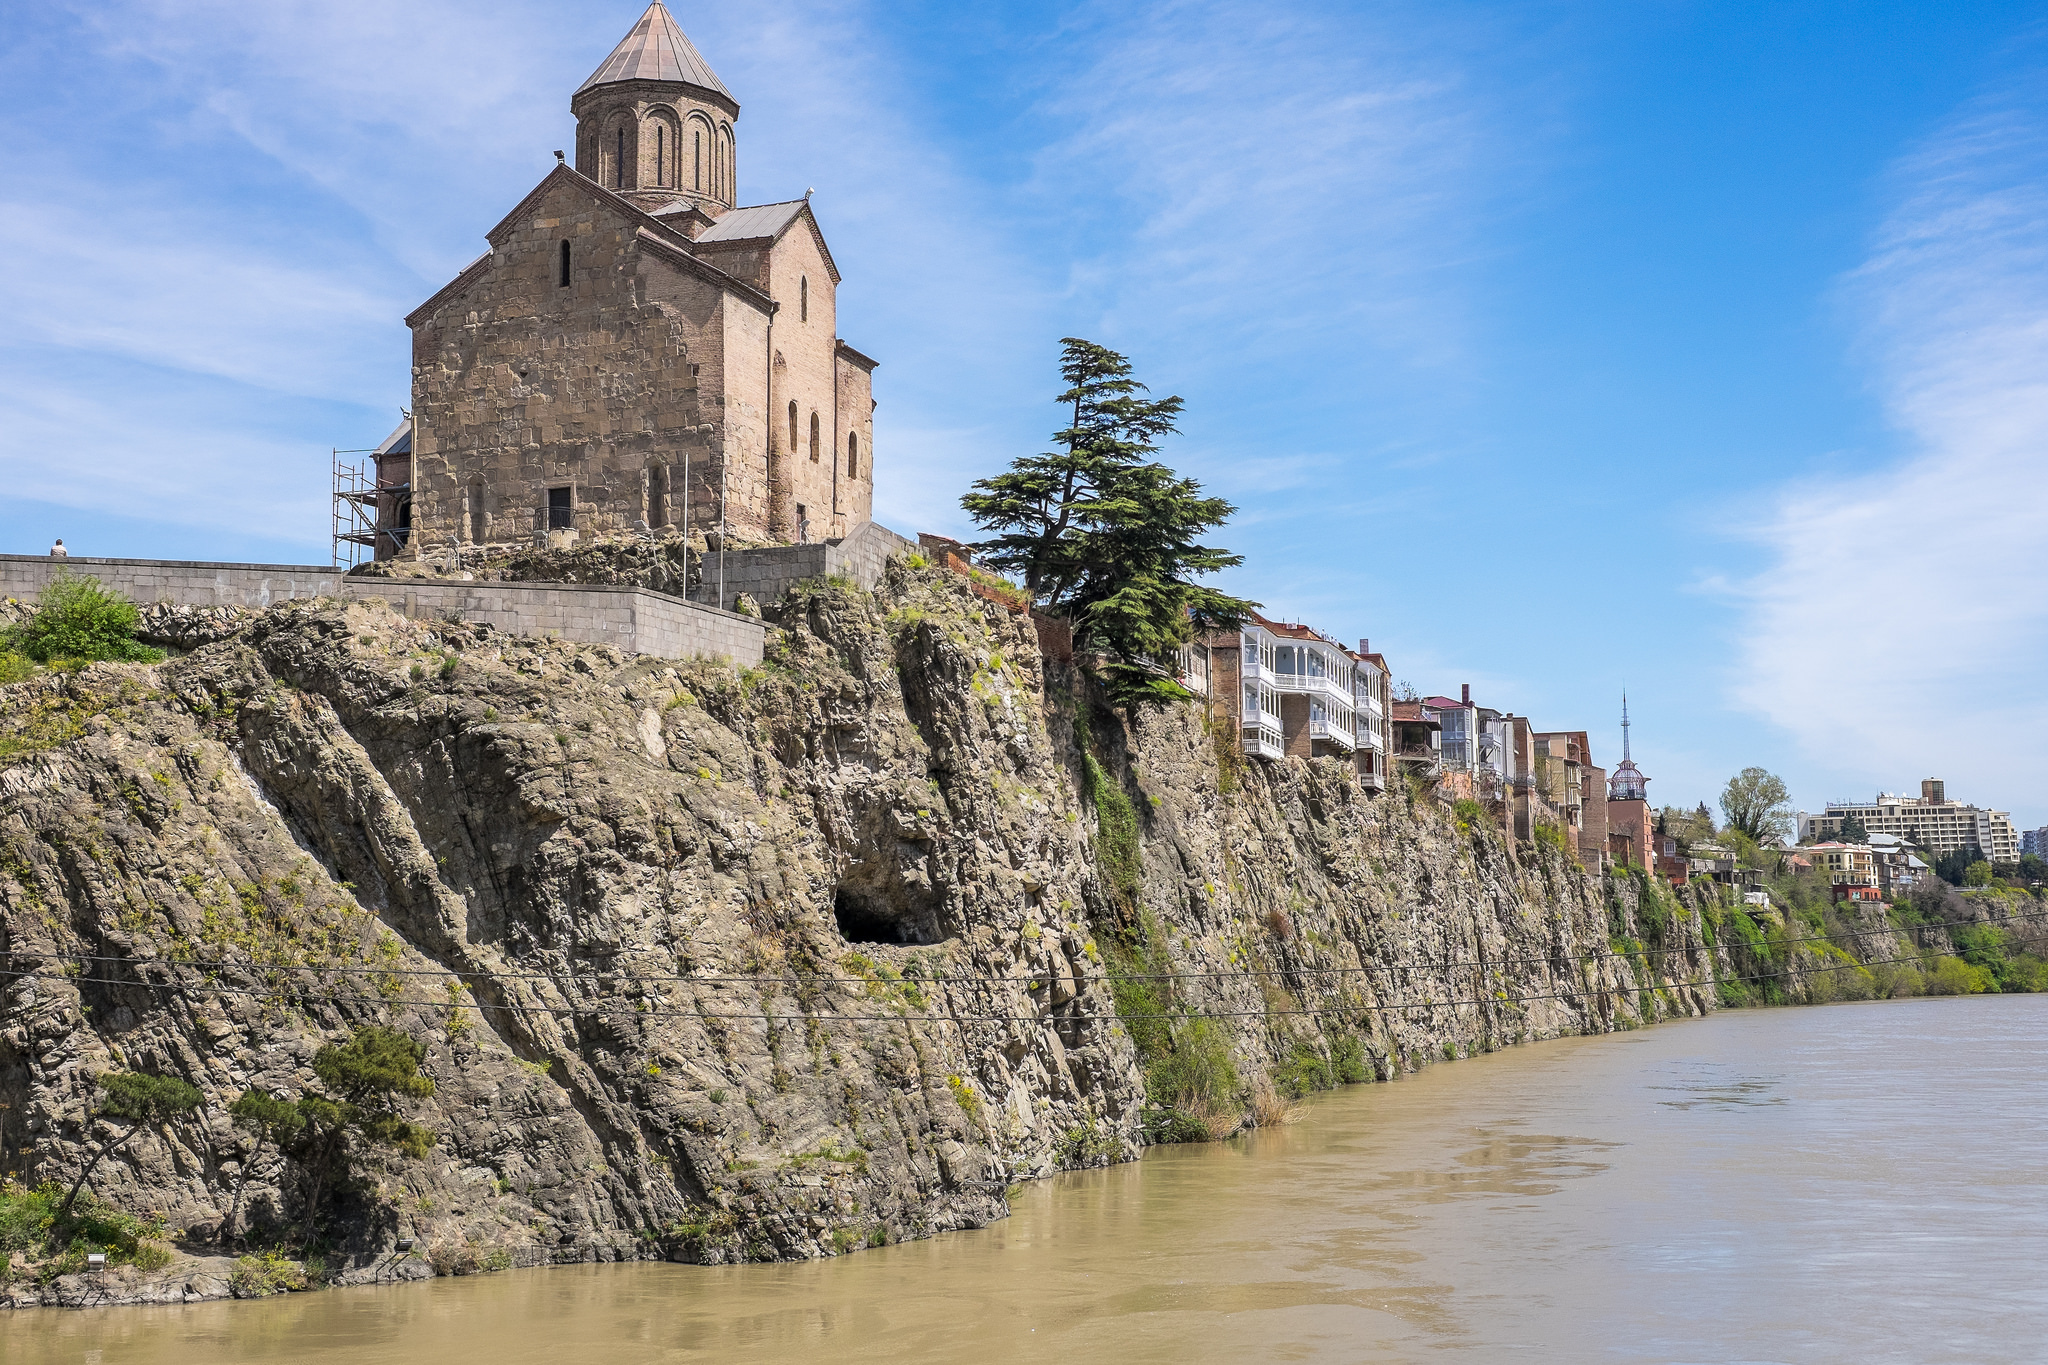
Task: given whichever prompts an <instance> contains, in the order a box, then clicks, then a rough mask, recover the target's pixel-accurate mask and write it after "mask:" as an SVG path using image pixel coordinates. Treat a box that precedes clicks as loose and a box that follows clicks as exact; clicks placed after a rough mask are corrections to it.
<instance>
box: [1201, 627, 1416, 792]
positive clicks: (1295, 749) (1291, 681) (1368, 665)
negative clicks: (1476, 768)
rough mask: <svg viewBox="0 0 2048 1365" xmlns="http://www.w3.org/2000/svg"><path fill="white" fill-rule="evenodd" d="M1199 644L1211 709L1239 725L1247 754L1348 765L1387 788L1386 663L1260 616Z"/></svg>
mask: <svg viewBox="0 0 2048 1365" xmlns="http://www.w3.org/2000/svg"><path fill="white" fill-rule="evenodd" d="M1199 643H1200V645H1201V646H1202V647H1203V649H1204V657H1205V659H1206V665H1207V666H1206V669H1205V670H1204V682H1205V683H1206V691H1207V694H1208V696H1209V700H1210V705H1211V707H1212V708H1213V709H1214V711H1215V712H1216V713H1217V714H1219V715H1221V716H1227V717H1228V718H1229V719H1230V720H1232V721H1234V722H1235V723H1236V725H1237V726H1238V733H1239V736H1240V740H1241V743H1242V745H1243V748H1244V752H1245V753H1247V754H1250V755H1251V756H1253V757H1255V758H1264V759H1278V758H1286V757H1290V756H1291V757H1295V758H1341V759H1348V760H1350V761H1351V763H1352V764H1353V766H1354V767H1355V768H1356V770H1357V772H1358V775H1359V778H1360V780H1361V781H1364V782H1365V783H1366V785H1368V786H1369V787H1372V788H1374V789H1378V788H1380V787H1383V786H1384V785H1385V780H1386V771H1387V758H1386V755H1387V749H1388V744H1389V738H1390V731H1389V720H1390V716H1389V703H1388V700H1387V668H1386V660H1385V659H1384V658H1382V657H1380V656H1379V655H1376V654H1374V655H1370V656H1367V655H1365V654H1354V653H1352V652H1351V651H1350V650H1349V649H1346V648H1345V647H1344V646H1343V645H1340V644H1338V643H1337V642H1336V641H1334V640H1331V639H1330V638H1328V637H1327V636H1325V635H1322V634H1321V633H1319V632H1317V631H1315V630H1312V629H1310V628H1309V627H1307V626H1303V625H1293V624H1288V623H1286V622H1280V621H1269V620H1267V619H1266V618H1265V617H1262V616H1257V615H1254V616H1253V617H1252V618H1251V619H1250V620H1248V621H1246V622H1245V623H1244V625H1242V626H1240V627H1239V628H1237V629H1236V630H1229V631H1215V632H1212V633H1211V634H1209V635H1208V636H1206V637H1205V638H1204V639H1203V640H1201V641H1200V642H1199ZM1359 643H1360V644H1364V643H1366V642H1365V641H1360V642H1359Z"/></svg>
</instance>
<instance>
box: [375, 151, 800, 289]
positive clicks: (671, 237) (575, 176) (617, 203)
mask: <svg viewBox="0 0 2048 1365" xmlns="http://www.w3.org/2000/svg"><path fill="white" fill-rule="evenodd" d="M558 182H560V183H564V184H569V185H573V186H575V187H576V188H577V189H578V190H580V191H582V192H583V193H584V194H587V195H589V196H590V197H591V198H592V199H595V200H596V201H597V202H599V203H600V204H603V205H605V206H606V207H607V208H611V209H614V210H616V211H618V212H619V213H620V214H622V215H624V216H625V217H626V218H627V219H628V220H629V221H631V222H633V223H635V224H637V225H638V228H639V231H638V232H637V233H636V234H635V235H636V239H637V240H638V241H639V242H641V243H642V244H644V245H647V246H651V247H655V248H657V249H658V254H660V255H662V256H664V257H665V258H666V259H668V260H670V261H672V262H674V263H675V264H678V265H681V266H683V267H684V268H685V269H688V270H690V271H692V272H693V273H695V274H697V275H699V276H702V277H703V278H704V279H706V280H709V281H711V282H712V283H714V284H716V285H718V287H719V288H721V289H724V290H725V291H726V292H727V293H729V294H733V295H735V296H737V297H739V298H741V299H743V300H744V301H746V302H747V303H750V304H752V305H753V306H755V307H756V308H761V309H764V310H766V311H768V312H773V311H774V310H775V306H776V305H775V301H774V300H773V299H771V298H769V297H768V295H766V294H765V293H763V292H761V290H759V289H757V288H755V287H754V286H753V285H751V284H749V283H747V282H746V281H745V280H742V279H738V278H736V277H734V276H732V275H728V274H727V273H726V272H724V271H723V270H720V269H719V268H718V267H717V266H715V265H713V264H712V263H711V262H709V261H706V260H701V259H699V258H698V257H697V255H696V254H695V253H694V252H693V251H692V250H691V243H690V239H689V238H688V237H686V236H684V235H683V234H682V233H681V232H679V231H677V230H676V229H675V228H674V227H673V226H671V225H670V224H668V223H664V222H662V221H661V220H660V219H659V218H656V217H654V216H653V215H651V214H649V213H648V212H647V211H646V210H645V209H643V208H641V207H640V206H639V205H637V204H635V203H634V202H633V201H632V200H630V199H626V198H623V197H621V196H620V195H617V194H614V193H612V192H611V191H610V190H608V189H606V188H605V187H604V186H602V185H600V184H598V183H597V182H596V181H595V180H592V179H591V178H590V177H589V176H587V175H585V174H583V173H582V172H581V171H578V170H576V169H574V168H572V167H570V166H568V165H567V164H564V163H559V162H558V163H557V164H556V166H555V168H554V169H553V170H551V171H549V172H548V173H547V174H546V175H544V176H542V177H541V181H540V183H539V184H538V185H535V186H534V187H533V189H532V190H530V191H529V192H528V193H527V196H526V197H525V198H524V199H522V200H520V201H519V203H518V204H517V205H516V206H515V207H514V208H513V210H512V211H511V212H510V213H508V214H506V215H505V216H504V217H503V218H501V219H499V220H498V225H497V226H496V227H494V228H492V229H491V230H490V231H489V232H487V233H485V234H484V236H485V237H486V238H488V239H489V240H490V242H491V246H492V250H490V251H486V252H485V253H484V254H483V255H481V256H479V257H477V258H476V259H475V260H474V261H471V262H470V263H469V264H468V265H467V266H465V267H464V268H463V270H462V273H461V274H459V275H457V276H456V277H455V278H454V279H452V280H450V281H448V283H447V284H445V285H442V286H441V288H440V289H438V290H436V291H435V293H434V296H433V297H432V298H430V299H428V300H427V301H426V302H425V303H423V304H421V305H420V306H419V307H417V308H415V309H413V310H412V311H411V312H410V313H407V314H406V315H405V325H406V326H408V327H417V326H419V324H420V322H421V321H422V320H424V319H425V318H426V317H427V316H428V315H429V314H431V313H432V312H433V311H434V309H436V308H438V307H439V306H440V305H441V302H442V301H443V300H444V299H446V298H448V297H449V296H451V295H453V294H455V293H457V292H459V291H460V290H461V289H462V288H463V287H464V286H466V285H467V284H468V283H469V282H470V280H472V279H473V278H475V277H476V276H477V275H478V274H479V273H481V272H482V270H483V269H484V268H485V267H486V266H488V265H489V264H490V261H491V257H492V256H493V255H495V254H496V248H497V244H498V238H499V237H500V236H502V235H503V234H504V233H506V232H507V231H508V230H510V229H511V228H512V227H513V226H514V225H515V224H516V223H517V222H518V221H519V220H520V219H521V218H523V217H525V216H527V215H528V214H530V213H531V212H532V210H533V206H534V205H536V204H538V203H539V202H540V201H541V199H542V198H543V197H544V196H546V194H547V193H548V191H549V190H550V189H552V188H553V187H554V186H555V185H556V184H557V183H558ZM835 278H836V276H835Z"/></svg>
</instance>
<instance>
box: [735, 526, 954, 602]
mask: <svg viewBox="0 0 2048 1365" xmlns="http://www.w3.org/2000/svg"><path fill="white" fill-rule="evenodd" d="M916 548H917V547H916V545H915V544H914V543H913V542H912V541H910V540H908V539H906V538H905V537H903V536H899V535H897V534H896V533H895V532H894V531H891V530H890V529H889V528H888V527H886V526H880V525H877V524H876V523H874V522H872V521H871V522H869V523H867V524H866V525H865V526H862V527H860V528H859V529H858V530H856V531H855V532H854V533H853V534H852V535H850V536H848V537H846V538H845V539H844V540H840V541H827V542H826V543H824V544H822V545H775V546H768V547H765V548H762V549H758V550H728V551H726V553H725V555H724V575H725V576H724V580H723V581H724V590H723V596H720V588H719V583H720V578H719V572H720V565H719V559H720V556H719V555H718V553H717V552H716V551H713V552H712V553H710V554H707V555H705V556H704V559H703V562H702V564H701V565H700V573H701V575H702V577H701V579H700V587H699V589H698V596H699V598H700V600H704V601H710V600H712V599H714V598H716V599H717V600H718V602H719V604H720V605H722V606H725V607H728V608H729V607H731V606H732V604H733V603H735V602H737V601H738V600H739V599H740V595H741V594H742V593H744V594H746V595H747V596H749V597H751V598H753V599H754V600H755V601H756V602H758V603H761V604H763V605H766V604H768V603H770V602H773V601H775V600H777V599H778V598H780V597H781V596H782V595H783V594H784V593H785V592H787V591H789V589H790V588H791V586H793V585H794V584H796V583H799V582H802V581H803V580H804V579H807V578H829V577H832V576H833V575H835V574H839V575H844V576H845V577H847V578H851V579H852V580H853V581H854V582H856V583H858V584H860V585H861V586H862V587H863V588H866V589H868V590H869V591H873V589H874V587H875V585H876V584H877V583H880V582H881V581H882V571H883V570H884V569H885V568H887V567H888V563H889V558H890V556H892V555H898V554H903V553H905V552H906V551H909V550H914V549H916Z"/></svg>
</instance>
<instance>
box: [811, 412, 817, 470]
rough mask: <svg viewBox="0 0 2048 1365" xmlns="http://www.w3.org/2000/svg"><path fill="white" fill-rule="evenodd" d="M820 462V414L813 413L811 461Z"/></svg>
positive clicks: (813, 462)
mask: <svg viewBox="0 0 2048 1365" xmlns="http://www.w3.org/2000/svg"><path fill="white" fill-rule="evenodd" d="M817 462H818V414H817V413H815V412H814V413H812V414H811V463H812V464H816V463H817Z"/></svg>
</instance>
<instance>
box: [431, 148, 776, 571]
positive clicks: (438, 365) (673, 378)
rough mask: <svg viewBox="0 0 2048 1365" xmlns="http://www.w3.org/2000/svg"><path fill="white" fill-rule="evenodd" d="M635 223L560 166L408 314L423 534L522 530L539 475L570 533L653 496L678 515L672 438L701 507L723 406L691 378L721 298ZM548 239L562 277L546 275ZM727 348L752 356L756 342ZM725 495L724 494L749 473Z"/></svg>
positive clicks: (534, 508) (720, 365)
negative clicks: (563, 507) (661, 477)
mask: <svg viewBox="0 0 2048 1365" xmlns="http://www.w3.org/2000/svg"><path fill="white" fill-rule="evenodd" d="M639 230H640V228H639V224H638V223H637V222H636V221H635V220H633V219H632V218H629V217H628V215H627V213H626V212H625V211H623V210H621V209H619V208H618V207H616V206H613V205H609V204H606V203H604V202H602V201H600V200H599V199H597V198H596V197H594V196H593V195H592V194H591V193H590V192H589V190H588V189H586V188H584V187H582V186H579V185H577V184H575V183H573V182H572V181H571V180H570V179H568V178H567V173H564V174H563V175H562V176H561V177H558V178H556V179H555V181H554V183H553V184H552V185H551V186H549V187H548V188H547V189H546V191H545V192H544V193H543V194H542V195H541V196H540V197H539V198H538V199H537V200H536V201H535V202H533V203H532V204H531V205H530V207H528V208H527V209H525V210H524V211H523V212H522V213H521V214H520V216H519V217H518V218H516V219H515V220H513V221H511V222H510V223H508V226H507V229H506V231H504V232H503V233H501V234H499V236H498V238H497V239H496V240H494V242H493V244H492V245H493V250H492V254H491V258H490V260H489V262H488V263H487V264H486V265H485V266H484V267H483V269H482V271H481V273H480V274H479V275H478V276H477V277H476V278H475V279H474V280H472V281H471V282H469V283H468V284H466V285H465V286H463V288H461V289H460V290H458V291H456V292H454V293H453V294H451V295H450V296H448V297H447V298H445V299H442V300H439V301H438V302H436V303H435V304H434V305H433V306H432V308H431V310H430V311H427V310H423V312H422V313H416V314H415V315H414V316H413V318H412V319H411V321H412V322H413V324H414V333H413V408H414V412H415V414H416V427H415V434H414V442H415V448H416V451H417V456H416V465H415V468H416V480H417V487H416V488H415V490H414V495H413V526H414V536H415V539H416V543H417V544H418V546H419V548H420V549H421V550H422V551H423V552H425V553H428V554H432V553H434V552H435V551H437V550H440V549H444V548H445V547H446V546H448V545H449V544H451V543H456V542H463V543H482V544H514V543H528V542H530V541H531V540H532V538H533V537H534V535H535V534H536V532H538V531H540V530H542V529H544V528H545V527H546V524H547V523H546V513H547V490H548V489H549V488H551V487H561V486H564V485H567V486H570V487H572V488H573V489H574V490H575V491H574V494H573V498H574V506H575V525H576V529H577V530H579V531H580V532H581V533H583V534H585V535H588V534H591V533H593V532H601V531H606V530H626V529H630V528H631V526H632V524H633V523H634V522H635V521H637V520H642V519H646V520H648V521H649V522H650V523H651V524H659V523H660V522H661V521H662V520H663V519H664V514H666V519H667V520H669V521H674V522H680V521H681V520H682V516H681V512H682V509H681V506H680V498H681V495H682V491H683V490H682V489H681V487H680V485H681V482H682V481H681V477H680V467H681V465H682V462H683V455H684V450H685V448H686V447H688V448H689V450H690V453H691V456H692V460H691V463H692V466H693V468H692V471H691V472H692V475H693V477H692V480H691V482H692V484H693V485H694V489H693V491H694V493H695V495H696V497H697V500H698V502H697V506H696V507H695V508H694V509H693V514H692V520H693V521H698V522H700V523H701V522H702V520H703V519H704V518H705V517H706V516H707V515H715V513H716V506H717V492H718V487H719V481H718V470H717V467H716V459H717V457H718V456H719V455H720V454H721V453H723V452H724V451H725V449H726V444H727V440H726V437H727V433H725V432H724V431H723V429H722V428H723V424H724V423H725V422H726V420H727V416H728V415H727V413H726V412H725V410H724V405H723V404H722V403H717V402H700V393H701V394H703V395H705V396H707V397H715V396H716V395H717V394H718V393H719V392H720V389H719V384H720V382H721V380H722V379H723V378H724V370H725V362H726V360H727V358H726V357H725V356H724V355H723V354H722V347H723V339H724V336H725V331H726V319H725V317H724V311H725V308H726V306H727V300H726V299H725V298H724V297H723V293H722V291H721V290H720V289H719V288H718V286H717V285H715V284H713V283H711V282H709V281H706V280H703V279H701V278H698V277H696V276H694V275H690V274H688V273H687V272H684V271H681V270H677V269H675V268H673V267H668V266H662V265H657V264H653V263H652V262H650V260H649V258H648V256H647V254H646V253H645V251H644V250H643V248H642V244H641V242H640V238H639ZM564 241H567V242H568V243H569V244H570V262H571V265H570V281H571V282H570V285H569V287H568V288H563V287H561V285H560V284H559V283H558V278H559V270H560V248H561V243H562V242H564ZM735 359H737V360H738V363H740V364H742V365H745V364H747V362H748V360H751V369H752V370H754V371H758V370H759V369H760V368H761V366H762V364H763V363H764V361H763V357H762V355H761V354H760V353H759V352H756V353H755V354H754V355H753V356H751V357H746V358H735ZM757 383H758V381H757ZM756 421H757V423H758V418H757V419H756ZM671 467H673V468H674V469H675V470H676V471H677V472H676V474H675V476H673V482H674V484H675V485H676V487H675V490H674V494H673V495H672V497H671V498H670V499H669V504H668V505H667V506H662V505H659V504H657V505H655V506H652V507H650V506H649V505H648V504H649V501H650V500H651V499H650V494H651V493H652V492H653V491H654V490H652V489H650V488H649V487H648V485H649V479H648V475H649V473H650V471H651V470H657V469H658V470H663V471H665V470H668V469H669V468H671ZM731 482H733V480H732V479H730V478H729V479H728V483H731ZM643 490H647V491H645V492H643ZM728 495H729V496H730V497H732V498H733V501H734V505H735V507H736V508H737V507H740V506H744V505H745V499H746V497H747V495H748V490H747V489H746V488H744V487H740V488H729V490H728Z"/></svg>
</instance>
